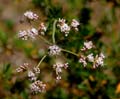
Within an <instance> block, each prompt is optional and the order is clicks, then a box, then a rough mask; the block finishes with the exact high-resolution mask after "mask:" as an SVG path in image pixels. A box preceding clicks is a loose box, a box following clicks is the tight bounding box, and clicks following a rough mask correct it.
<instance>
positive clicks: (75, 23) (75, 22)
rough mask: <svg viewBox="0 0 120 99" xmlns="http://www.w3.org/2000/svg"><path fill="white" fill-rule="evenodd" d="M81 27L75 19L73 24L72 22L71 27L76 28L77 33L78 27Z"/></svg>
mask: <svg viewBox="0 0 120 99" xmlns="http://www.w3.org/2000/svg"><path fill="white" fill-rule="evenodd" d="M79 25H80V23H79V22H78V21H77V20H75V19H73V20H72V22H71V27H72V28H74V29H75V30H76V31H78V26H79Z"/></svg>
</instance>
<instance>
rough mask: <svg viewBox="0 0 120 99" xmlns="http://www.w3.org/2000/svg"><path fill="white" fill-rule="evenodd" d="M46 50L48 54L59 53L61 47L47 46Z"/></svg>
mask: <svg viewBox="0 0 120 99" xmlns="http://www.w3.org/2000/svg"><path fill="white" fill-rule="evenodd" d="M48 50H49V52H48V54H49V55H50V56H54V55H59V54H60V52H61V48H60V47H59V46H57V45H52V46H49V48H48Z"/></svg>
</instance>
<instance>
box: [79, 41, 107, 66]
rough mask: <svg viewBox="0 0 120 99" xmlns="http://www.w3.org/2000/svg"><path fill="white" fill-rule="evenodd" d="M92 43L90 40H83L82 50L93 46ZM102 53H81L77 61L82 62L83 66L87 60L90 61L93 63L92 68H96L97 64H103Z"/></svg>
mask: <svg viewBox="0 0 120 99" xmlns="http://www.w3.org/2000/svg"><path fill="white" fill-rule="evenodd" d="M93 47H94V45H93V43H92V41H89V42H84V46H83V48H82V49H81V50H82V51H87V50H89V49H91V48H93ZM104 58H105V56H104V54H103V53H100V55H99V54H97V55H95V56H94V54H93V53H90V54H89V55H87V56H85V55H81V56H80V58H79V62H80V63H82V64H83V66H84V67H86V66H87V62H91V63H93V68H96V67H98V66H103V65H104Z"/></svg>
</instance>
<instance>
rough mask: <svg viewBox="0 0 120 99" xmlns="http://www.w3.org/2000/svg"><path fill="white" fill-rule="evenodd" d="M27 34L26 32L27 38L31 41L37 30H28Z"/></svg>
mask: <svg viewBox="0 0 120 99" xmlns="http://www.w3.org/2000/svg"><path fill="white" fill-rule="evenodd" d="M27 32H28V37H29V38H31V39H35V37H36V36H37V35H38V30H37V29H35V28H32V29H28V30H27Z"/></svg>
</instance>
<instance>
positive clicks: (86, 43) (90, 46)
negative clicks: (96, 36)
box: [81, 41, 94, 51]
mask: <svg viewBox="0 0 120 99" xmlns="http://www.w3.org/2000/svg"><path fill="white" fill-rule="evenodd" d="M93 47H94V45H93V43H92V41H89V42H84V47H83V48H82V49H81V50H82V51H85V50H89V49H91V48H93Z"/></svg>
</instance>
